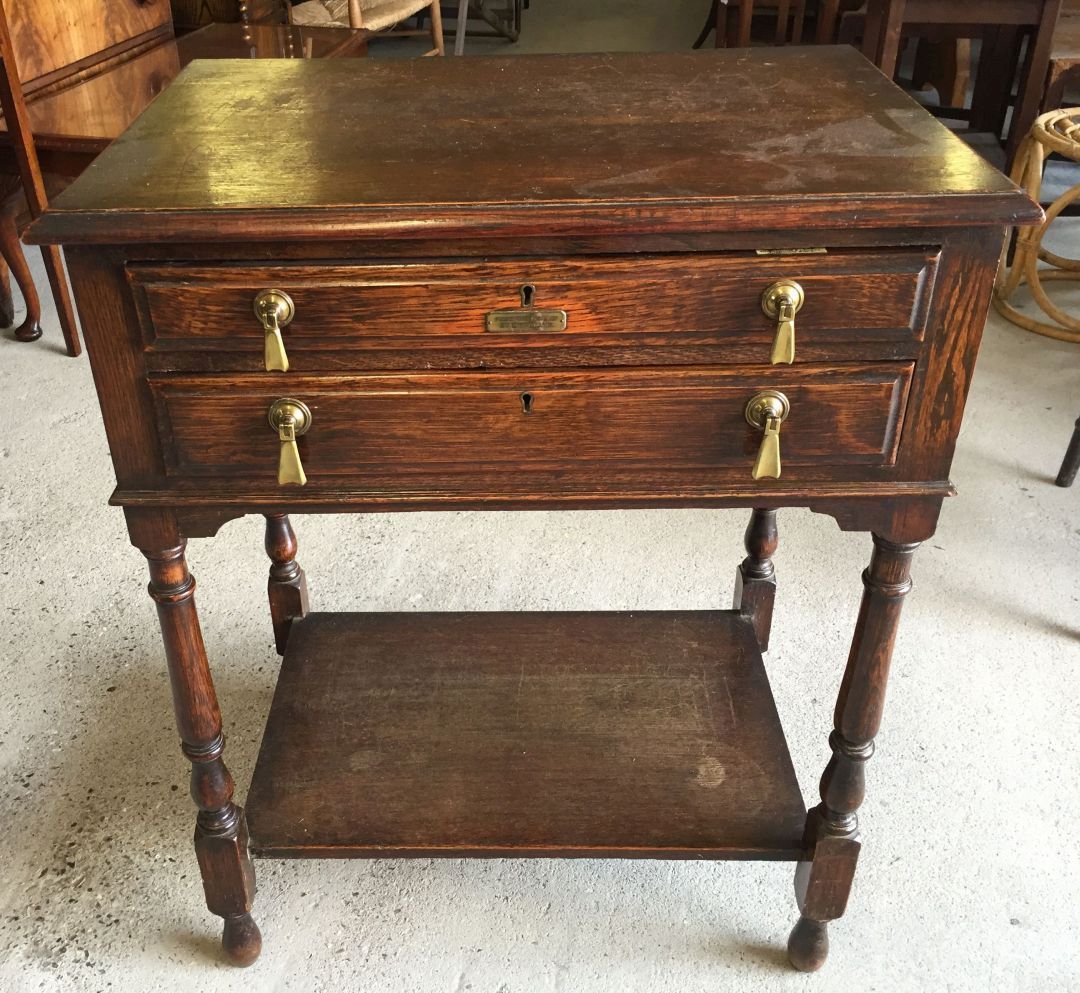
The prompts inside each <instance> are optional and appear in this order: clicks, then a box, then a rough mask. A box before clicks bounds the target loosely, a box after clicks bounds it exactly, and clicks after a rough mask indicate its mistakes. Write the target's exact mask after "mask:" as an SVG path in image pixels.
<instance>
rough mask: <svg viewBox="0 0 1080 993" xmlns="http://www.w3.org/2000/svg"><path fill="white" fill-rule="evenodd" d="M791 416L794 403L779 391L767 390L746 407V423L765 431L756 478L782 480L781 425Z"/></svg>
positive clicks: (757, 461) (758, 456) (754, 474)
mask: <svg viewBox="0 0 1080 993" xmlns="http://www.w3.org/2000/svg"><path fill="white" fill-rule="evenodd" d="M789 413H791V403H790V402H789V401H788V398H787V397H786V396H784V394H783V393H781V392H779V391H778V390H765V391H764V392H763V393H759V394H758V395H757V396H755V397H753V398H752V399H751V400H750V402H749V403H748V404H747V405H746V421H747V423H748V424H750V425H751V426H752V427H755V428H757V429H758V430H759V431H761V432H762V438H761V447H760V448H759V449H758V454H757V458H756V459H755V460H754V468H753V470H751V473H750V475H751V476H753V478H754V479H765V478H772V479H779V478H780V425H781V424H783V422H784V421H785V420H787V416H788V414H789Z"/></svg>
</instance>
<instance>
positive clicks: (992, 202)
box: [30, 47, 1039, 243]
mask: <svg viewBox="0 0 1080 993" xmlns="http://www.w3.org/2000/svg"><path fill="white" fill-rule="evenodd" d="M1038 217H1039V213H1038V208H1037V207H1036V206H1035V205H1034V204H1032V203H1031V201H1030V200H1029V199H1028V198H1027V197H1026V195H1025V194H1023V193H1022V192H1021V191H1020V190H1018V189H1017V188H1016V187H1015V186H1014V185H1013V184H1012V183H1010V182H1009V181H1008V180H1007V179H1006V178H1005V177H1004V176H1002V175H1001V174H1000V173H999V172H998V171H997V170H996V169H994V168H993V167H992V166H990V165H989V164H988V163H987V162H985V161H984V160H983V159H982V158H981V157H980V156H979V155H977V154H976V153H975V152H973V151H972V150H971V149H969V148H968V147H967V146H966V145H965V144H964V143H963V142H962V141H961V140H960V139H959V138H957V137H956V136H955V135H953V134H951V133H950V132H949V131H948V129H947V128H945V127H943V126H942V125H941V124H940V123H938V122H937V121H936V120H934V118H932V117H931V116H930V115H929V114H928V113H927V112H926V111H925V110H923V109H922V108H921V107H919V106H918V104H916V103H915V102H914V101H912V100H911V99H909V98H908V97H907V96H906V95H905V94H904V93H902V92H901V91H900V90H899V89H898V88H897V87H896V86H894V85H893V84H892V83H891V82H890V81H889V80H887V79H886V78H885V77H884V76H882V75H881V73H879V72H878V71H877V69H875V68H874V67H873V66H872V65H871V64H870V63H869V62H867V61H866V60H865V59H863V57H862V56H861V55H859V54H858V53H857V52H855V51H854V49H851V48H848V47H837V48H820V47H808V48H773V49H761V50H741V51H734V50H731V51H720V52H702V53H694V54H682V53H678V54H642V55H630V54H617V55H581V56H578V55H574V56H569V55H544V56H517V57H510V58H471V57H470V58H466V59H453V58H446V59H438V58H436V59H415V60H391V61H376V60H358V59H342V60H325V61H309V60H286V59H282V60H250V61H249V60H243V61H239V60H237V61H233V60H215V61H205V62H196V63H193V64H192V65H191V66H189V67H188V68H187V69H186V70H185V71H184V72H183V73H182V74H181V75H180V76H179V77H178V78H177V79H176V80H175V81H174V82H173V83H172V84H171V85H170V86H169V87H168V89H167V90H166V91H165V92H164V93H163V94H162V95H161V96H159V97H158V98H157V99H156V100H154V102H153V103H152V104H151V105H150V107H149V108H148V109H147V111H146V112H145V113H144V114H142V116H141V117H139V118H138V120H137V121H136V122H135V123H134V124H133V125H132V127H131V128H130V129H129V130H128V131H127V132H126V133H125V134H124V135H123V136H121V137H120V138H119V139H118V140H117V141H116V142H115V143H114V144H113V145H112V146H110V147H109V148H108V149H107V150H106V151H105V152H103V153H102V154H101V155H100V156H99V157H98V158H97V160H96V161H95V162H94V163H93V164H92V165H91V166H90V168H89V169H87V170H86V172H85V173H84V174H83V175H82V176H81V177H80V178H79V179H78V180H77V181H76V182H75V183H74V184H73V185H72V186H71V187H70V188H69V189H68V190H66V191H65V192H64V193H63V194H61V196H60V197H58V198H57V199H56V200H55V201H54V202H53V204H52V206H51V207H50V209H49V211H48V212H47V213H46V214H45V215H44V216H43V217H42V218H41V219H40V220H39V221H38V222H37V223H36V224H35V225H34V227H33V228H32V229H31V238H30V240H31V241H35V242H42V243H48V242H61V243H77V242H83V243H119V242H132V241H135V242H163V241H164V242H168V241H176V240H190V239H196V240H204V239H210V240H215V241H222V240H227V241H246V240H264V239H269V240H298V239H301V240H303V239H327V238H336V239H347V238H355V237H369V236H393V237H405V238H417V237H443V236H453V237H462V236H469V235H492V234H515V235H517V234H520V235H528V234H543V235H574V234H585V233H587V234H604V233H608V232H611V233H617V232H622V233H631V232H638V231H640V232H664V231H669V232H690V231H703V230H711V231H723V230H728V231H736V230H740V231H750V230H772V231H776V230H779V229H785V228H794V227H797V228H824V227H835V226H838V225H840V226H850V225H852V224H857V225H860V226H866V227H886V226H887V227H900V226H920V227H921V226H930V227H936V226H942V225H967V224H999V225H1000V224H1006V223H1011V222H1032V221H1034V220H1037V219H1038Z"/></svg>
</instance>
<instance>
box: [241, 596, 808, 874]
mask: <svg viewBox="0 0 1080 993" xmlns="http://www.w3.org/2000/svg"><path fill="white" fill-rule="evenodd" d="M248 811H249V818H250V821H251V831H252V834H251V837H252V847H253V849H254V851H255V852H256V853H257V854H260V855H274V856H310V855H313V854H315V855H318V856H320V857H326V856H356V855H367V856H371V855H390V854H410V855H446V856H459V855H465V854H468V855H489V856H492V855H493V856H505V855H514V856H515V857H518V856H522V855H539V856H545V857H550V856H556V855H559V856H567V855H572V856H580V857H597V856H608V857H610V856H624V857H642V856H648V857H655V858H702V857H716V856H717V854H719V853H721V852H722V853H723V854H724V857H726V858H732V857H738V858H755V859H761V858H768V859H797V858H799V856H800V853H801V852H802V830H803V823H804V820H805V817H806V810H805V807H804V806H803V802H802V796H801V794H800V793H799V787H798V783H797V782H796V780H795V773H794V770H793V769H792V766H791V760H790V758H789V757H788V752H787V746H786V744H785V743H784V736H783V731H782V730H781V728H780V721H779V718H778V717H777V715H776V708H775V706H774V704H773V701H772V694H771V691H770V690H769V682H768V679H767V678H766V676H765V669H764V667H763V665H762V661H761V653H760V650H759V649H758V647H757V644H756V642H755V640H754V632H753V628H752V626H751V625H750V624H748V623H747V622H746V621H745V620H743V619H742V618H741V617H739V616H738V615H737V614H735V613H733V612H728V611H715V612H711V613H710V612H694V613H688V612H665V613H649V612H642V613H628V614H611V613H593V614H580V613H540V614H528V613H525V614H477V613H473V614H312V615H310V616H309V617H308V618H307V619H306V620H304V621H303V622H300V623H297V624H295V625H294V629H293V635H292V637H291V638H290V641H289V646H288V650H287V652H286V654H285V660H284V662H283V663H282V670H281V676H280V677H279V679H278V687H277V693H276V695H275V697H274V703H273V706H272V707H271V710H270V717H269V720H268V722H267V727H266V733H265V735H264V737H263V746H262V748H261V750H260V753H259V763H258V765H257V767H256V770H255V776H254V778H253V779H252V784H251V790H250V792H249V794H248Z"/></svg>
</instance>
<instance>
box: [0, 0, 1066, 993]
mask: <svg viewBox="0 0 1080 993" xmlns="http://www.w3.org/2000/svg"><path fill="white" fill-rule="evenodd" d="M661 6H662V5H660V4H659V3H653V4H646V3H640V2H639V3H637V4H629V3H622V2H607V3H594V4H590V5H588V13H587V14H585V15H583V18H582V20H583V23H582V22H581V21H579V19H578V17H577V13H576V11H577V7H576V5H574V4H571V3H570V2H568V0H563V2H561V3H559V2H557V0H534V10H532V11H530V12H529V14H528V22H527V33H526V39H527V42H526V43H527V44H528V46H529V47H530V48H536V49H542V48H545V47H550V48H556V47H559V48H566V47H569V44H574V45H575V46H576V47H584V48H589V47H591V48H604V47H606V48H613V47H623V48H631V47H637V48H649V47H681V46H684V45H685V44H686V43H687V42H688V40H690V39H692V36H693V34H694V33H695V29H696V27H697V25H698V20H699V16H700V14H703V13H704V10H703V8H705V7H706V6H707V3H705V2H704V0H702V2H701V3H682V4H680V5H679V6H680V11H677V12H671V10H670V8H668V9H667V10H666V11H665V13H664V15H663V16H661V15H660V13H659V10H660V8H661ZM699 8H701V9H700V10H699ZM639 14H640V16H638V15H639ZM653 15H655V16H653ZM680 19H681V23H680ZM568 42H569V44H568ZM479 47H480V46H476V48H479ZM503 47H504V46H501V45H499V44H497V43H491V42H489V43H484V45H483V50H485V51H492V50H501V49H502V48H503ZM476 48H473V50H474V51H475V50H476ZM1063 223H1064V224H1065V225H1069V226H1071V230H1069V229H1063V230H1064V234H1063V239H1064V243H1065V247H1069V244H1070V243H1071V246H1072V248H1073V250H1074V254H1080V222H1077V221H1066V222H1063ZM30 255H31V258H32V262H33V264H34V266H35V271H36V272H37V274H38V276H39V277H40V278H39V285H41V286H44V285H45V281H44V278H43V276H42V273H41V270H40V266H39V265H38V257H37V253H36V251H31V252H30ZM1074 303H1077V304H1080V298H1077V299H1076V300H1074ZM46 323H47V325H48V328H49V331H48V335H47V337H46V338H45V339H43V340H42V341H41V342H38V343H37V344H34V345H24V344H19V343H16V342H14V341H13V340H11V338H10V335H5V336H3V337H2V338H0V396H2V397H3V410H4V414H5V423H4V427H3V430H2V431H0V464H2V466H3V470H2V473H0V605H2V610H3V620H4V624H3V627H2V629H0V679H2V686H3V688H2V691H0V763H2V775H0V866H2V867H3V869H2V872H0V990H3V991H5V993H8V991H10V993H16V991H18V993H22V991H26V993H29V991H63V993H79V991H91V990H95V991H96V990H119V991H129V990H130V991H142V990H162V991H172V990H177V991H180V990H189V989H199V990H207V991H215V993H216V991H230V990H237V991H239V990H244V991H249V993H250V991H271V990H274V991H312V993H314V991H322V990H327V991H329V990H333V991H343V990H347V991H352V990H356V991H360V990H362V991H364V993H384V991H385V993H389V991H402V993H414V991H415V993H465V991H473V993H546V991H552V993H593V991H596V993H599V991H624V990H633V991H641V993H655V991H678V993H698V991H701V993H705V991H708V993H716V991H720V990H723V991H744V990H745V991H750V990H754V991H758V990H785V991H788V990H790V991H797V990H820V991H835V990H843V991H845V993H846V991H851V990H860V991H874V990H877V991H885V993H893V991H918V993H934V991H946V990H948V991H950V993H961V991H972V993H976V991H977V993H987V991H1032V993H1035V991H1038V993H1056V991H1067V990H1068V991H1075V990H1076V989H1078V988H1080V965H1078V958H1080V924H1078V919H1080V913H1078V911H1080V905H1078V903H1080V902H1078V899H1077V894H1078V893H1080V845H1078V843H1077V841H1078V838H1077V830H1078V829H1077V825H1078V824H1080V786H1078V780H1077V775H1076V770H1077V766H1078V762H1077V752H1078V745H1077V742H1078V741H1080V703H1078V695H1077V690H1076V686H1077V680H1078V676H1080V485H1078V487H1077V488H1076V489H1074V490H1071V491H1068V490H1061V489H1058V488H1056V487H1054V486H1053V485H1052V483H1051V478H1052V475H1053V473H1054V472H1055V470H1056V468H1057V465H1058V462H1059V461H1060V458H1061V454H1062V452H1063V450H1064V447H1065V444H1066V441H1067V440H1068V437H1069V433H1070V430H1071V424H1072V420H1073V418H1075V417H1076V415H1077V414H1080V350H1077V349H1076V348H1075V347H1070V346H1068V345H1064V344H1060V343H1057V342H1054V341H1050V340H1048V339H1044V338H1038V337H1035V336H1033V335H1029V334H1025V333H1023V332H1020V331H1018V330H1016V329H1015V328H1012V327H1011V326H1009V325H1006V324H1004V323H1003V322H1001V321H1000V320H998V319H997V318H996V317H995V318H991V320H990V322H989V326H988V328H987V333H986V340H985V344H984V348H983V353H982V356H981V358H980V362H979V367H978V372H977V375H976V379H975V385H974V389H973V393H972V397H971V401H970V403H969V407H968V414H967V419H966V422H965V426H964V431H963V434H962V436H961V441H960V446H959V451H958V453H957V458H956V463H955V467H954V474H953V475H954V479H955V481H956V483H957V485H958V487H959V489H960V496H959V498H957V499H955V500H952V501H950V502H949V503H948V504H947V505H946V510H945V513H944V517H943V520H942V524H941V528H940V531H939V533H938V535H937V536H936V537H935V538H934V540H933V541H931V542H930V543H928V545H927V546H926V547H925V548H924V550H923V551H922V552H921V553H920V555H919V557H918V558H917V560H916V581H917V586H916V591H915V593H914V595H913V596H912V597H911V598H910V601H909V604H908V607H907V609H906V615H905V618H904V624H903V628H902V633H901V636H900V638H899V642H898V644H897V647H896V660H895V669H894V677H893V683H892V689H891V696H890V700H889V706H888V711H887V714H886V720H885V725H884V729H883V730H882V733H881V735H880V738H879V739H878V746H879V747H878V753H877V755H876V756H875V758H874V760H873V763H872V766H871V769H870V773H869V794H868V798H867V801H866V804H865V807H864V808H863V814H862V824H863V828H864V833H865V842H866V847H865V850H864V855H863V859H862V862H861V864H860V866H859V873H858V878H857V881H856V886H855V891H854V895H853V898H852V901H851V906H850V908H849V912H848V915H847V917H846V918H845V919H844V920H843V921H842V922H840V923H839V924H838V925H836V926H835V927H834V929H833V952H832V957H831V960H830V962H829V963H828V965H827V966H826V969H825V971H824V972H823V973H820V974H818V975H817V976H814V977H804V976H799V975H797V974H794V973H791V972H790V971H788V969H787V968H786V966H785V964H784V957H783V943H784V939H785V937H786V934H787V931H788V929H789V928H790V926H791V923H792V921H793V914H794V899H793V896H792V887H791V867H790V866H789V865H783V864H781V865H756V864H734V863H731V864H692V863H677V864H669V863H662V862H657V863H649V862H641V863H626V862H604V861H582V862H562V863H560V862H551V861H532V862H526V861H505V862H468V861H431V862H428V861H414V862H393V861H391V862H376V863H368V862H306V863H305V862H292V863H289V862H280V863H275V862H261V863H259V864H258V871H259V886H260V892H259V898H258V903H257V915H258V919H259V921H260V923H261V925H262V928H263V932H264V935H265V939H266V944H265V951H264V953H263V957H262V959H261V960H260V962H259V963H258V964H257V965H256V966H255V967H254V968H253V969H251V970H248V971H246V972H238V971H234V970H232V969H230V968H228V967H227V966H225V965H223V964H222V963H221V961H220V959H219V957H218V954H217V951H216V946H217V941H218V935H219V929H218V921H217V919H216V918H213V917H211V916H210V915H209V914H208V913H207V912H206V911H205V910H204V909H203V901H202V894H201V892H200V883H199V877H198V872H197V870H196V868H195V862H194V858H193V855H192V852H191V847H190V838H191V829H192V823H193V817H192V808H191V805H190V801H189V799H188V797H187V784H186V768H187V767H186V764H185V762H184V761H183V760H182V758H181V756H180V753H179V749H178V748H177V747H176V737H175V732H174V730H173V724H172V716H171V709H170V703H169V696H168V686H167V681H166V678H165V674H164V667H163V661H162V653H161V645H160V641H159V638H158V634H157V631H156V627H155V624H154V614H153V609H152V605H151V603H150V601H149V599H148V598H147V596H146V594H145V582H146V580H145V572H144V568H143V562H142V559H141V556H139V554H138V553H137V552H135V551H134V550H132V549H131V548H129V546H128V545H127V541H126V536H125V533H124V528H123V521H122V517H121V514H120V513H119V511H117V510H113V509H110V508H109V507H107V506H106V500H107V498H108V495H109V492H110V489H111V486H112V476H111V472H110V470H109V462H108V453H107V449H106V444H105V438H104V436H103V433H102V429H101V424H100V420H99V416H98V412H97V405H96V401H95V397H94V390H93V385H92V382H91V377H90V370H89V366H88V364H87V362H86V361H85V359H83V360H80V361H72V360H70V359H68V358H66V357H64V356H63V355H62V353H61V351H60V345H59V335H58V333H57V332H56V325H55V321H54V319H53V315H52V314H51V313H50V314H48V315H47V317H46ZM296 523H297V525H298V531H299V533H300V539H301V549H302V555H301V560H302V562H303V563H304V564H305V566H306V568H307V571H308V575H309V579H310V585H311V590H312V596H313V601H314V603H315V604H316V605H317V606H318V607H319V608H321V609H427V610H440V609H446V610H454V609H476V610H489V609H508V608H509V609H512V608H534V609H560V608H612V609H618V608H631V607H641V608H645V607H651V608H676V607H683V608H686V607H695V608H708V607H712V606H715V605H717V604H720V605H726V602H727V601H728V599H729V597H730V577H731V575H732V572H733V569H734V566H735V564H736V562H737V561H738V559H739V557H740V550H741V531H742V528H743V525H744V515H743V514H741V513H717V512H711V513H706V512H694V511H673V512H632V513H579V514H559V515H556V514H547V513H536V514H491V515H477V514H463V513H457V514H444V515H427V514H424V515H415V516H410V515H401V516H396V517H389V516H386V517H383V516H374V517H367V518H352V519H349V518H314V517H312V518H300V519H298V520H297V522H296ZM781 523H782V533H783V541H782V544H781V549H780V552H779V555H778V558H777V562H778V569H779V573H780V578H781V592H780V602H779V610H778V615H777V619H776V625H775V630H774V637H773V645H774V647H773V650H772V652H771V653H770V656H769V659H768V664H769V670H770V674H771V678H772V680H773V685H774V689H775V693H776V697H777V703H778V706H779V709H780V711H781V715H782V717H783V718H784V721H785V726H786V728H787V730H788V734H789V738H790V744H791V749H792V753H793V756H794V760H795V765H796V768H797V770H798V772H799V776H800V780H801V781H802V782H803V784H804V788H805V790H806V792H807V795H808V796H810V795H811V794H812V792H813V789H814V787H815V784H816V780H817V777H818V775H819V773H820V771H821V769H822V767H823V766H824V763H825V761H826V758H827V748H826V736H827V733H828V728H829V723H830V713H831V707H832V702H833V700H834V698H835V693H836V689H837V686H838V682H839V678H840V673H841V670H842V667H843V663H844V659H845V657H846V652H847V644H848V639H849V636H850V632H851V629H852V625H853V622H854V617H855V612H856V609H857V604H858V598H859V590H860V585H859V572H860V570H861V569H862V567H863V565H864V564H865V561H866V558H867V555H868V551H869V541H868V539H866V538H865V537H863V536H860V535H850V534H843V533H841V532H840V531H839V530H838V529H837V528H836V526H835V524H833V522H832V521H831V520H829V519H828V518H824V517H818V516H814V515H812V514H810V513H808V512H802V511H791V512H787V513H784V514H783V515H782V521H781ZM261 544H262V534H261V528H260V521H259V520H258V519H254V518H252V519H247V520H243V521H237V522H234V523H232V524H229V525H227V526H226V527H225V528H224V530H223V531H222V533H221V535H220V536H219V537H218V539H217V540H216V541H213V542H208V541H198V542H194V543H193V545H192V547H191V549H190V558H191V561H192V565H193V568H194V570H195V571H196V572H197V575H198V578H199V584H200V587H199V588H200V598H201V599H200V604H201V609H202V618H203V624H204V628H205V632H206V640H207V643H208V647H209V651H210V654H211V658H212V663H213V666H214V669H215V673H216V677H217V685H218V690H219V696H220V698H221V705H222V708H223V711H224V715H225V720H226V725H227V732H228V735H229V747H228V751H227V757H228V759H229V762H230V765H231V766H232V768H233V770H234V771H235V773H236V777H237V782H238V784H239V795H240V797H241V798H242V797H243V793H244V790H245V788H246V782H247V779H248V777H249V775H250V773H251V769H252V765H253V761H254V756H255V751H256V748H257V744H258V740H259V735H260V733H261V727H262V723H263V720H264V718H265V715H266V712H267V708H268V705H269V701H270V695H271V692H272V688H273V684H274V678H275V671H276V665H277V657H276V656H275V655H274V653H273V650H272V646H271V640H270V626H269V621H268V619H267V617H266V609H265V602H264V577H265V569H266V565H265V561H264V558H263V554H262V549H261Z"/></svg>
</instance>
